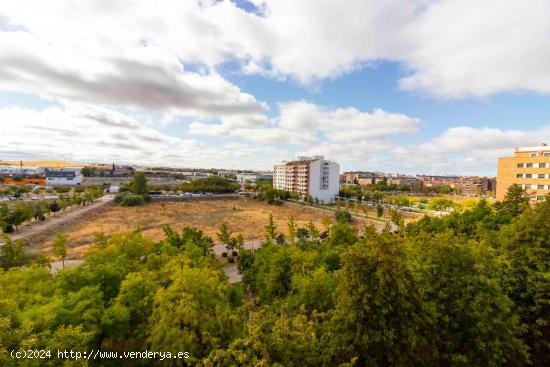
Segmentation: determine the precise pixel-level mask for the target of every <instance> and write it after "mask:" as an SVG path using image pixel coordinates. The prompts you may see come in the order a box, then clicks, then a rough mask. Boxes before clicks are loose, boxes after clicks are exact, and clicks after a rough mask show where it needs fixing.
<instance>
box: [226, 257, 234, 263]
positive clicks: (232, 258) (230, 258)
mask: <svg viewBox="0 0 550 367" xmlns="http://www.w3.org/2000/svg"><path fill="white" fill-rule="evenodd" d="M227 262H230V263H234V262H235V258H234V257H233V256H229V257H228V258H227Z"/></svg>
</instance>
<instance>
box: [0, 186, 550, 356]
mask: <svg viewBox="0 0 550 367" xmlns="http://www.w3.org/2000/svg"><path fill="white" fill-rule="evenodd" d="M516 189H517V188H513V189H512V190H511V191H510V193H509V195H508V196H507V198H506V199H505V200H504V201H503V202H502V203H500V204H499V205H495V206H490V205H489V204H488V203H487V202H485V201H480V202H479V203H478V205H477V206H475V207H474V208H472V209H469V210H466V211H464V212H463V213H453V214H450V215H448V216H445V217H443V218H429V217H425V218H424V219H422V220H420V221H418V222H417V223H413V224H409V225H407V226H404V225H401V226H399V228H398V229H397V230H396V231H393V232H392V231H390V230H384V231H382V232H381V233H379V232H377V231H376V230H375V229H374V228H372V227H367V228H365V230H364V231H361V232H357V231H356V230H354V229H353V228H352V227H351V226H350V225H349V224H348V223H346V222H347V219H345V218H340V220H339V221H338V222H336V223H331V221H327V223H324V228H316V227H315V225H313V223H309V224H308V225H307V226H305V227H297V226H296V224H295V222H294V218H289V220H288V223H287V226H285V228H278V227H277V226H276V225H275V224H274V222H273V220H272V218H270V221H269V222H268V223H267V225H266V227H265V241H264V243H263V245H262V248H261V249H260V250H258V251H256V252H249V251H245V250H242V249H241V254H240V255H239V261H238V268H239V269H240V270H241V271H242V272H243V284H242V285H240V284H238V285H231V284H229V283H228V282H227V280H226V278H225V275H224V273H223V271H222V270H221V266H222V265H221V263H220V262H219V261H218V260H216V259H215V258H214V256H213V255H212V254H211V253H210V251H209V248H210V247H211V246H212V244H213V243H214V241H213V240H212V239H210V238H208V237H206V236H205V235H204V234H203V233H202V232H201V231H200V230H197V229H193V228H189V227H186V228H184V229H183V230H181V231H175V230H172V229H171V228H169V227H166V228H165V239H163V240H161V241H158V242H155V241H152V240H150V239H147V238H145V237H144V236H142V234H141V233H140V232H139V231H136V232H134V233H129V234H124V235H122V234H119V235H113V236H112V237H111V238H107V237H105V236H103V235H100V236H97V241H96V245H95V247H94V248H93V250H92V251H91V252H90V253H89V254H88V256H87V258H86V260H85V263H84V265H83V266H79V267H77V268H74V269H70V270H64V271H61V272H59V273H58V274H57V275H52V274H50V273H49V272H48V271H47V270H45V269H44V268H43V267H42V266H41V265H40V264H36V265H34V266H27V267H26V268H25V269H24V270H23V269H20V268H12V269H10V270H7V271H4V272H2V273H1V275H0V300H2V301H1V302H0V325H1V327H0V365H10V364H13V363H14V361H13V360H11V359H10V357H9V355H8V354H7V351H9V350H10V349H14V348H15V349H17V348H51V349H67V348H72V349H74V350H86V349H98V348H100V349H102V350H105V351H107V350H117V351H123V350H124V351H128V350H135V351H140V350H146V349H147V350H152V351H188V352H190V354H191V358H189V359H187V360H178V361H170V363H172V364H171V365H174V364H176V365H189V366H527V365H530V364H532V365H535V366H544V365H547V361H548V360H550V349H549V341H550V328H549V325H548V322H549V312H550V288H549V286H548V284H549V282H548V280H549V277H550V267H549V262H550V261H549V259H550V253H549V246H550V221H549V220H548V218H550V200H546V201H545V202H541V203H539V204H538V205H537V206H536V207H530V206H529V205H528V204H527V201H526V199H525V197H524V196H523V195H522V194H521V192H519V191H514V190H516ZM517 193H519V195H516V194H517ZM231 237H232V234H231V231H230V230H229V229H228V228H227V227H223V226H221V227H220V232H219V234H218V239H219V240H220V241H221V242H228V241H229V242H230V240H231ZM245 295H246V296H245ZM110 362H112V361H108V360H104V361H101V362H97V361H96V362H93V361H86V362H84V363H83V364H84V365H85V364H89V365H94V363H95V364H97V365H102V366H108V365H116V363H112V364H109V363H110ZM25 363H28V361H27V362H22V364H25ZM48 363H49V365H51V366H57V365H59V361H58V360H51V361H46V362H44V361H41V362H40V365H48ZM28 364H29V365H32V363H28ZM150 364H151V361H141V362H140V361H132V365H150ZM158 365H164V364H163V363H161V362H159V363H158ZM167 365H170V364H167Z"/></svg>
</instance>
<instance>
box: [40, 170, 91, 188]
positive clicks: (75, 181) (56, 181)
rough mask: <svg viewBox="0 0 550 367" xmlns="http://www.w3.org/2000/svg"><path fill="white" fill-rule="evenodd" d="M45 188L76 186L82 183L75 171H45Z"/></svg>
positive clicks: (80, 177)
mask: <svg viewBox="0 0 550 367" xmlns="http://www.w3.org/2000/svg"><path fill="white" fill-rule="evenodd" d="M44 176H45V177H46V186H77V185H80V184H81V183H82V175H81V174H79V173H77V172H75V171H54V170H46V172H45V173H44Z"/></svg>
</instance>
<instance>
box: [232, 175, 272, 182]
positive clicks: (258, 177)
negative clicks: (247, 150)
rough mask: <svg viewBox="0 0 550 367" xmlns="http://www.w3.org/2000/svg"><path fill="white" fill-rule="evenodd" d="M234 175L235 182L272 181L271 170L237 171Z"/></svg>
mask: <svg viewBox="0 0 550 367" xmlns="http://www.w3.org/2000/svg"><path fill="white" fill-rule="evenodd" d="M235 176H236V177H237V182H238V183H240V184H243V183H245V182H250V183H255V182H258V181H273V173H272V172H256V173H238V174H236V175H235Z"/></svg>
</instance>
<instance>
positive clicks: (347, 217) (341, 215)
mask: <svg viewBox="0 0 550 367" xmlns="http://www.w3.org/2000/svg"><path fill="white" fill-rule="evenodd" d="M334 217H335V218H336V221H337V222H338V223H350V222H351V214H350V212H348V211H347V210H337V211H336V212H335V213H334Z"/></svg>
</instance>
